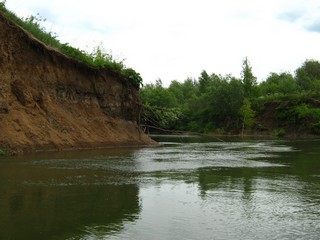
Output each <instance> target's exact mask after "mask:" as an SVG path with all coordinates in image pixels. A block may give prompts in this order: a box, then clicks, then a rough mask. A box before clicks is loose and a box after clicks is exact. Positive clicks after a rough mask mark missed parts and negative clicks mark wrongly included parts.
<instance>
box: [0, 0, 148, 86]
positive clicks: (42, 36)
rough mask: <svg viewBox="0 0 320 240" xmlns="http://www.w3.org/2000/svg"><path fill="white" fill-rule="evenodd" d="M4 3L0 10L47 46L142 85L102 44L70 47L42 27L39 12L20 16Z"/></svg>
mask: <svg viewBox="0 0 320 240" xmlns="http://www.w3.org/2000/svg"><path fill="white" fill-rule="evenodd" d="M5 4H6V1H0V12H1V13H2V14H4V15H5V16H6V17H7V18H8V19H10V20H11V21H13V22H14V23H16V24H17V25H19V26H20V27H21V28H23V29H24V30H26V31H27V32H28V33H30V34H31V35H33V36H34V37H35V38H37V39H38V40H40V41H41V42H43V43H44V44H46V45H47V46H50V47H52V48H54V49H56V50H57V51H59V52H61V53H63V54H65V55H67V56H69V57H71V58H74V59H76V60H78V61H80V62H83V63H85V64H86V65H88V66H91V67H93V68H97V69H107V70H110V71H112V72H114V73H115V74H118V75H119V76H120V77H121V78H123V79H125V80H127V81H128V82H130V83H131V84H132V85H133V86H134V87H136V88H140V87H141V86H142V78H141V76H140V74H139V73H137V72H136V71H135V70H134V69H132V68H128V67H126V66H125V64H124V60H121V61H117V60H115V59H114V58H113V56H112V55H111V54H109V53H107V51H106V50H105V49H104V47H103V46H102V44H101V45H98V46H96V47H95V48H94V49H93V51H92V52H91V53H90V52H86V51H84V50H80V49H79V48H75V47H72V46H70V44H69V43H61V42H60V41H59V40H58V36H57V34H56V33H54V32H51V31H47V30H46V29H45V28H44V27H43V23H44V22H45V21H46V19H45V18H42V17H41V16H40V15H39V14H37V15H36V16H33V15H31V16H28V17H26V18H20V17H18V16H17V15H16V14H15V13H13V12H11V11H10V10H8V9H7V8H6V6H5Z"/></svg>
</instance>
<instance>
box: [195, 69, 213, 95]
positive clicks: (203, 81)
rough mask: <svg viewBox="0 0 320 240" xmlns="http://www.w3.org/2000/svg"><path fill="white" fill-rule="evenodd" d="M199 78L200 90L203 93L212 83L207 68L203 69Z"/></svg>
mask: <svg viewBox="0 0 320 240" xmlns="http://www.w3.org/2000/svg"><path fill="white" fill-rule="evenodd" d="M198 80H199V90H200V92H201V93H203V92H205V91H206V88H207V87H208V85H209V83H210V76H209V75H208V73H207V72H206V71H205V70H203V71H202V72H201V75H200V77H199V79H198Z"/></svg>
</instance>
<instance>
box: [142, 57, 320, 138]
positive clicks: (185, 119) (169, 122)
mask: <svg viewBox="0 0 320 240" xmlns="http://www.w3.org/2000/svg"><path fill="white" fill-rule="evenodd" d="M140 95H141V99H142V101H143V104H144V105H145V114H144V118H143V123H144V124H145V125H146V126H149V127H150V126H152V127H155V128H158V129H160V128H165V129H170V130H174V131H177V130H179V131H194V132H202V133H216V134H227V133H234V134H239V133H243V132H247V133H248V132H251V133H253V132H266V133H267V134H274V135H276V136H284V135H287V134H293V133H294V134H298V135H299V134H300V135H301V134H320V108H319V107H320V101H319V100H320V63H319V62H318V61H315V60H306V61H305V62H304V63H303V64H302V65H301V66H300V67H299V68H298V69H297V70H296V71H295V73H294V74H291V73H288V72H281V73H270V75H269V76H268V77H267V79H266V80H265V81H263V82H261V83H258V82H257V78H256V77H255V76H254V74H253V71H252V67H251V65H250V63H249V61H248V59H247V58H245V59H244V61H243V66H242V72H241V78H236V77H234V76H232V75H226V76H222V75H218V74H215V73H212V74H208V73H207V72H206V71H202V72H201V74H200V76H199V77H198V79H191V78H188V79H186V80H185V81H184V82H182V83H180V82H178V81H172V82H171V84H170V86H169V87H164V86H163V84H162V82H161V80H160V79H159V80H157V81H156V83H155V84H146V85H145V86H144V87H143V88H142V89H141V90H140Z"/></svg>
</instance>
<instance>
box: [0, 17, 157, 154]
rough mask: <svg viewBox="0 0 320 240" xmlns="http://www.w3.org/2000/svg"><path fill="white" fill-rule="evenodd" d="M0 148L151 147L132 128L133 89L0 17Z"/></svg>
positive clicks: (136, 103) (136, 113) (134, 117)
mask: <svg viewBox="0 0 320 240" xmlns="http://www.w3.org/2000/svg"><path fill="white" fill-rule="evenodd" d="M0 29H1V31H0V148H6V149H8V150H10V151H11V152H13V153H23V152H29V151H44V150H63V149H79V148H96V147H109V146H141V145H155V144H156V143H155V142H154V141H153V140H151V139H150V138H149V137H148V136H147V135H145V134H144V133H143V131H142V130H141V129H140V128H139V126H138V124H137V119H138V118H139V113H140V109H141V104H140V100H139V97H138V93H137V89H136V88H134V87H133V86H131V85H130V84H128V83H127V82H126V81H124V80H123V79H121V78H119V77H118V76H117V75H116V74H114V73H113V72H112V71H107V70H103V71H102V70H97V69H94V68H91V67H89V66H87V65H85V64H83V63H80V62H78V61H76V60H74V59H71V58H68V57H66V56H64V55H63V54H61V53H59V52H57V51H56V50H55V49H52V48H49V47H47V46H45V45H44V44H43V43H41V42H39V41H38V40H36V39H34V38H33V37H32V36H30V35H29V34H28V33H26V32H25V31H24V30H22V29H21V28H20V27H18V26H17V25H15V24H14V23H12V22H10V21H9V20H7V19H6V18H5V17H4V16H3V15H2V14H1V13H0Z"/></svg>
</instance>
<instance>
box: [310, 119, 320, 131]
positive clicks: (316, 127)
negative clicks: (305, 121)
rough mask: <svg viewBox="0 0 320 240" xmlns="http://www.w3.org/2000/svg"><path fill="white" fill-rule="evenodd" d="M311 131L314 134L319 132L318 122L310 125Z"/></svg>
mask: <svg viewBox="0 0 320 240" xmlns="http://www.w3.org/2000/svg"><path fill="white" fill-rule="evenodd" d="M311 131H312V133H315V134H320V122H318V123H315V124H312V125H311Z"/></svg>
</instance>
